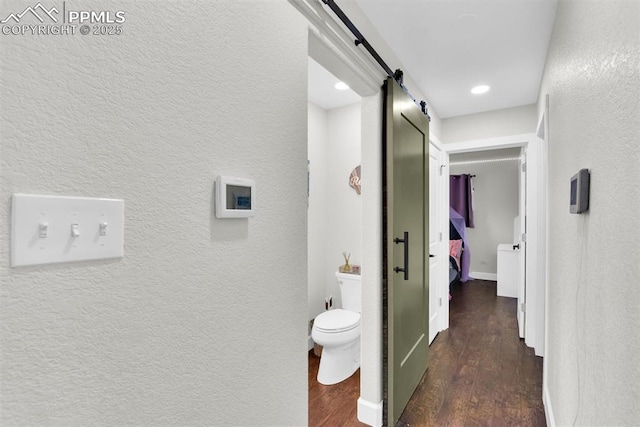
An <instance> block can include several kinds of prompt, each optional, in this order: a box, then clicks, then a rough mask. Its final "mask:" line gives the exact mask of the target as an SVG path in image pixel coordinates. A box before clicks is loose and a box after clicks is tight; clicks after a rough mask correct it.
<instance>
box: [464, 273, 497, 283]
mask: <svg viewBox="0 0 640 427" xmlns="http://www.w3.org/2000/svg"><path fill="white" fill-rule="evenodd" d="M469 276H471V277H473V278H474V279H478V280H493V281H494V282H497V281H498V275H497V274H496V273H481V272H479V271H470V272H469Z"/></svg>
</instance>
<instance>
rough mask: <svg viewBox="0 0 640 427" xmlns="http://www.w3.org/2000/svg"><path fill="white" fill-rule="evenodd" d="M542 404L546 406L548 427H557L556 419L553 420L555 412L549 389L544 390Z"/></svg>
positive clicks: (545, 412)
mask: <svg viewBox="0 0 640 427" xmlns="http://www.w3.org/2000/svg"><path fill="white" fill-rule="evenodd" d="M542 403H543V404H544V416H545V418H546V419H547V426H548V427H556V420H555V418H553V410H552V409H551V396H549V387H545V388H544V393H543V396H542Z"/></svg>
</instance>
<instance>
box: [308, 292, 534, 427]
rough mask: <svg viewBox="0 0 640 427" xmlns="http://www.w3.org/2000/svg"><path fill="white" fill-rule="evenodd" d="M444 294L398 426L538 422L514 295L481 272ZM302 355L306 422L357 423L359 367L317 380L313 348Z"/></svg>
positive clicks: (528, 357) (531, 359) (529, 359)
mask: <svg viewBox="0 0 640 427" xmlns="http://www.w3.org/2000/svg"><path fill="white" fill-rule="evenodd" d="M451 295H452V296H453V299H452V300H451V305H450V325H451V326H450V328H449V329H448V330H446V331H443V332H440V334H439V335H438V336H437V337H436V338H435V340H434V341H433V343H432V344H431V347H430V350H431V354H430V362H429V369H428V370H427V374H426V375H425V376H424V378H423V379H422V381H421V382H420V384H419V385H418V388H417V389H416V391H415V393H414V395H413V396H412V398H411V400H410V401H409V404H408V405H407V409H406V410H405V412H404V413H403V414H402V416H401V417H400V421H398V424H397V426H400V427H405V426H445V425H446V426H467V425H474V426H475V425H481V426H511V425H520V426H536V427H537V426H545V425H546V422H545V415H544V408H543V405H542V397H541V396H542V358H540V357H536V356H534V354H533V350H532V349H530V348H528V347H527V346H526V345H525V344H524V342H522V340H520V339H519V338H518V328H517V323H516V318H515V310H516V300H515V299H511V298H498V297H496V282H490V281H482V280H475V281H471V282H467V283H465V284H456V285H454V286H453V287H452V289H451ZM309 362H310V363H309V426H312V427H315V426H337V425H339V426H361V425H363V424H362V423H360V422H358V420H357V419H356V415H355V412H356V410H355V409H356V401H357V399H358V395H359V392H358V382H357V381H358V379H359V375H357V374H355V375H354V376H353V377H352V378H349V379H348V380H347V381H344V382H343V383H341V384H339V385H336V386H331V387H326V386H321V385H319V384H317V381H316V379H315V374H316V372H317V369H318V359H317V358H315V356H313V355H312V353H310V355H309ZM335 402H340V404H339V405H336V404H335Z"/></svg>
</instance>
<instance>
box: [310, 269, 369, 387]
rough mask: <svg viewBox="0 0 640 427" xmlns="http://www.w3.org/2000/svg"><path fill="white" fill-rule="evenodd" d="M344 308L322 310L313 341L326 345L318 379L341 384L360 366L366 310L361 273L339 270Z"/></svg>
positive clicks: (312, 333) (322, 381)
mask: <svg viewBox="0 0 640 427" xmlns="http://www.w3.org/2000/svg"><path fill="white" fill-rule="evenodd" d="M336 279H337V280H338V284H339V285H340V295H341V296H342V308H336V309H335V310H329V311H325V312H324V313H322V314H319V315H318V316H317V317H316V318H315V320H314V322H313V329H312V330H311V337H312V338H313V341H314V342H316V343H317V344H319V345H321V346H322V347H323V349H322V356H321V357H320V368H319V369H318V382H319V383H320V384H324V385H331V384H337V383H339V382H340V381H344V380H346V379H347V378H349V377H350V376H351V375H352V374H353V373H354V372H355V371H356V370H357V369H358V368H359V367H360V312H361V311H362V297H361V293H360V292H361V287H362V280H361V276H360V275H359V274H344V273H336Z"/></svg>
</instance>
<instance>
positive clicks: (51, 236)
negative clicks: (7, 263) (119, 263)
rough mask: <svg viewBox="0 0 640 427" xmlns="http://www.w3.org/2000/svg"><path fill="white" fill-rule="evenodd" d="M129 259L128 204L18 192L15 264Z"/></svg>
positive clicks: (13, 236) (14, 212)
mask: <svg viewBox="0 0 640 427" xmlns="http://www.w3.org/2000/svg"><path fill="white" fill-rule="evenodd" d="M123 255H124V200H122V199H99V198H88V197H66V196H40V195H33V194H14V195H13V199H12V207H11V266H12V267H18V266H25V265H37V264H53V263H59V262H71V261H83V260H96V259H104V258H118V257H122V256H123Z"/></svg>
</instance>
